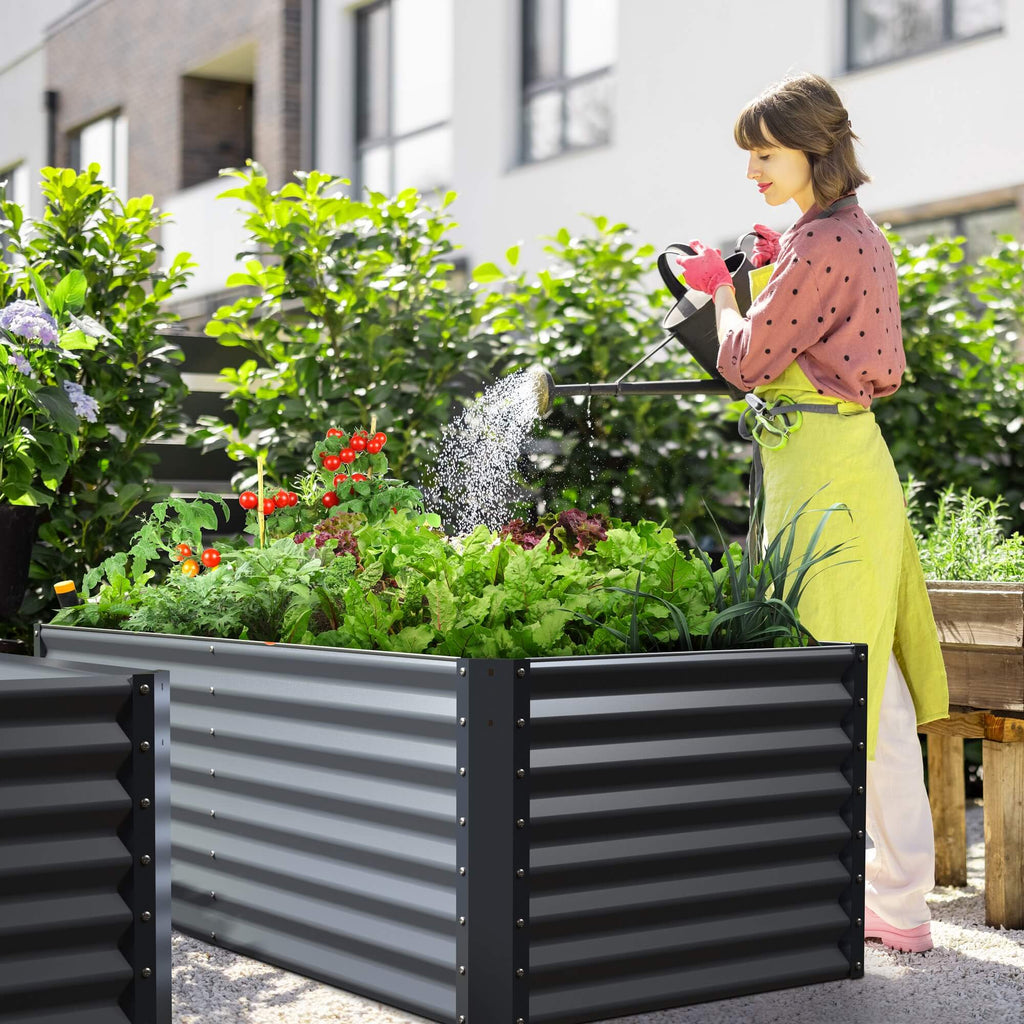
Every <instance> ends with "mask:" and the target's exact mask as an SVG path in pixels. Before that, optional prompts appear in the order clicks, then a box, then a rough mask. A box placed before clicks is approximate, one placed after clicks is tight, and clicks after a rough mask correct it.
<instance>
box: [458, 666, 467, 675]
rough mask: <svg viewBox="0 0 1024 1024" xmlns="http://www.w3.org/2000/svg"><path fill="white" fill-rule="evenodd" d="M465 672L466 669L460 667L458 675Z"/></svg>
mask: <svg viewBox="0 0 1024 1024" xmlns="http://www.w3.org/2000/svg"><path fill="white" fill-rule="evenodd" d="M465 674H466V670H465V669H464V668H460V669H459V675H460V676H464V675H465Z"/></svg>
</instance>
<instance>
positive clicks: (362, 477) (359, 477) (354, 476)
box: [352, 473, 370, 480]
mask: <svg viewBox="0 0 1024 1024" xmlns="http://www.w3.org/2000/svg"><path fill="white" fill-rule="evenodd" d="M352 479H353V480H369V479H370V478H369V477H368V476H366V475H364V474H363V473H353V474H352Z"/></svg>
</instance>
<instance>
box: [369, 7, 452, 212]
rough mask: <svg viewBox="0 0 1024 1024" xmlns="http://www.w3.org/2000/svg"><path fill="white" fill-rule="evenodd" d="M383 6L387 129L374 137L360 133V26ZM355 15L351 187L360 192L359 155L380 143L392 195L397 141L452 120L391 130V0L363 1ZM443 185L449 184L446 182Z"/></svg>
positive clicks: (393, 90) (392, 60)
mask: <svg viewBox="0 0 1024 1024" xmlns="http://www.w3.org/2000/svg"><path fill="white" fill-rule="evenodd" d="M381 8H386V9H387V11H388V36H387V82H388V98H387V129H386V131H385V134H384V135H374V136H367V137H363V136H362V134H361V133H362V130H363V126H364V125H365V124H366V123H367V121H368V117H367V116H366V115H367V90H366V82H367V77H368V76H367V74H366V69H367V61H366V58H367V49H366V47H365V46H364V45H363V40H364V36H365V32H366V29H365V27H364V26H366V25H367V24H368V18H369V15H370V13H371V12H373V11H375V10H380V9H381ZM353 13H354V14H355V19H356V20H355V33H354V38H353V45H354V46H355V57H354V60H353V62H352V65H353V68H354V74H355V87H354V89H353V95H354V96H355V101H356V109H355V118H354V119H353V133H354V148H355V158H356V159H355V172H354V173H353V175H352V177H353V184H354V186H355V188H354V193H355V195H357V196H358V195H361V194H362V191H363V185H364V182H363V180H362V170H361V168H362V163H363V154H364V153H365V152H366V150H368V149H376V148H377V147H379V146H384V147H386V149H387V154H388V192H389V193H390V194H393V193H394V192H395V150H396V149H397V148H398V146H399V144H400V143H402V142H406V141H408V140H409V139H415V138H416V137H417V136H418V135H425V134H426V133H427V132H432V131H436V130H437V129H438V128H444V127H446V126H448V125H450V124H451V123H452V118H451V117H450V116H449V117H446V118H444V120H441V121H434V122H432V123H430V124H427V125H421V126H420V127H419V128H415V129H413V130H412V131H410V132H401V133H398V134H396V133H395V130H394V124H395V88H394V85H395V83H394V50H395V33H394V17H393V14H392V0H373V2H372V3H368V4H363V5H362V6H361V7H359V8H357V9H356V10H355V11H354V12H353ZM445 187H446V188H450V187H451V182H449V183H448V184H447V185H446V186H445Z"/></svg>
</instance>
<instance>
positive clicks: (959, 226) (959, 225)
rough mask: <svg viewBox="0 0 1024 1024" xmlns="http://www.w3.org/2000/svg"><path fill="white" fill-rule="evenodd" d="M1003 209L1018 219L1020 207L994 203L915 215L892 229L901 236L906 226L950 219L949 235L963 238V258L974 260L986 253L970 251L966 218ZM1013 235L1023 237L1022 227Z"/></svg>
mask: <svg viewBox="0 0 1024 1024" xmlns="http://www.w3.org/2000/svg"><path fill="white" fill-rule="evenodd" d="M1003 210H1006V211H1010V210H1013V211H1014V212H1015V213H1016V214H1017V216H1018V219H1020V217H1021V209H1020V207H1019V206H1018V205H1016V204H1015V203H996V204H995V205H994V206H980V207H977V208H972V209H966V210H956V211H955V212H951V213H941V214H936V215H935V216H932V217H917V218H915V219H913V220H907V221H901V222H900V223H898V224H893V225H892V229H893V231H894V232H895V233H896V234H897V235H901V236H902V234H903V232H904V231H905V230H906V229H907V228H913V227H916V226H917V225H919V224H928V223H930V222H932V221H940V220H949V221H952V222H953V230H952V232H951V234H950V236H949V237H950V238H963V239H965V241H966V243H967V244H965V246H964V258H965V259H971V260H974V259H977V258H978V257H979V256H983V255H986V253H973V252H971V251H970V235H969V234H968V231H967V219H968V218H969V217H973V216H975V215H976V214H985V213H998V212H1000V211H1003ZM935 237H937V238H939V237H942V236H941V235H936V236H935ZM1015 237H1018V238H1021V239H1024V229H1021V230H1020V231H1019V232H1017V233H1016V236H1015ZM911 244H914V245H916V244H919V243H916V242H915V243H911Z"/></svg>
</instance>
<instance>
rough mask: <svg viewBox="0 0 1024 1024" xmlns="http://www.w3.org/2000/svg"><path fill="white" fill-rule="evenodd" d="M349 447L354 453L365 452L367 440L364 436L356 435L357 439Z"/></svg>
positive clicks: (354, 438)
mask: <svg viewBox="0 0 1024 1024" xmlns="http://www.w3.org/2000/svg"><path fill="white" fill-rule="evenodd" d="M348 446H349V447H350V448H351V449H352V451H354V452H365V451H366V438H365V437H363V436H362V434H356V436H355V437H353V438H352V440H351V441H349V443H348Z"/></svg>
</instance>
